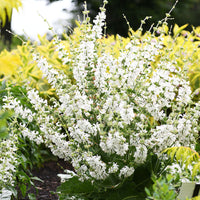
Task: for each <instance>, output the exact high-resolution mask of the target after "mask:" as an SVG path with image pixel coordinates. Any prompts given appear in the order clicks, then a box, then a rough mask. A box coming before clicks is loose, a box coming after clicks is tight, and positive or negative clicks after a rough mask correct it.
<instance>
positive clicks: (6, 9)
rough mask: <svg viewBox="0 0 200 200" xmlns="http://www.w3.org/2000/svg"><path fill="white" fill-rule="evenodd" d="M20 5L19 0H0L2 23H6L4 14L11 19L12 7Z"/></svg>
mask: <svg viewBox="0 0 200 200" xmlns="http://www.w3.org/2000/svg"><path fill="white" fill-rule="evenodd" d="M21 6H22V2H21V0H1V4H0V19H1V22H2V25H3V26H4V25H5V23H6V16H8V19H9V20H11V14H12V9H13V8H15V9H17V10H18V8H19V7H21Z"/></svg>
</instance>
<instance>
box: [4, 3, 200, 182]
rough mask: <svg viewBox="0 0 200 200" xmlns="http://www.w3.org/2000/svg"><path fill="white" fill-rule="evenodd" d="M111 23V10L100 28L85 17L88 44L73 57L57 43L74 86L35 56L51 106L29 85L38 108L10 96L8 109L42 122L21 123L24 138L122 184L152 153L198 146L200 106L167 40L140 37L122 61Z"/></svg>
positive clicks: (80, 170)
mask: <svg viewBox="0 0 200 200" xmlns="http://www.w3.org/2000/svg"><path fill="white" fill-rule="evenodd" d="M104 21H105V9H104V7H103V8H102V9H101V12H100V13H99V15H98V16H97V17H96V19H95V20H94V26H93V27H92V25H91V24H90V23H89V22H88V19H87V18H86V19H85V21H84V23H83V26H82V27H81V31H82V34H83V36H82V37H81V41H80V44H79V46H76V47H75V48H73V46H71V47H70V58H69V57H68V56H69V55H68V53H66V52H64V47H63V46H62V45H59V43H60V41H59V40H57V39H56V41H55V48H56V49H57V51H59V52H60V54H59V55H60V58H61V59H62V61H63V64H66V63H67V64H68V65H69V67H70V69H71V70H72V71H73V81H72V79H70V77H68V76H67V75H65V74H64V73H63V72H62V71H61V70H56V68H55V67H54V66H52V65H50V64H49V63H48V62H47V60H46V59H45V58H43V57H41V56H40V55H38V54H35V58H34V60H35V62H36V63H37V65H38V67H39V68H40V70H41V71H42V72H43V75H44V77H46V78H47V80H48V81H49V83H50V84H51V85H52V87H53V88H55V89H56V92H57V97H56V98H52V99H50V101H49V102H47V101H46V100H44V99H42V98H41V97H40V96H39V94H38V92H37V91H35V90H34V89H30V88H28V87H27V90H28V95H27V98H28V99H29V101H30V103H31V104H32V106H33V110H34V111H30V110H27V109H26V108H22V107H21V106H20V104H19V103H18V102H17V100H14V99H10V100H9V99H5V105H4V108H5V109H6V108H11V109H14V110H15V112H16V113H17V114H19V115H21V116H22V117H23V118H24V117H26V118H27V119H28V121H29V123H30V122H34V123H36V124H37V125H38V130H29V128H28V126H27V124H26V122H25V121H24V122H23V123H24V124H23V123H21V124H20V125H19V128H20V130H21V132H22V134H23V135H24V136H27V137H29V138H30V139H31V140H34V141H35V142H37V143H38V144H40V143H42V142H43V143H44V144H46V146H47V147H49V148H50V149H51V151H52V152H53V154H54V155H56V156H59V157H60V158H64V159H66V160H70V161H71V163H72V165H73V167H74V169H75V171H76V174H77V175H78V176H79V178H80V180H83V181H84V180H90V181H92V182H95V181H103V180H106V179H107V180H110V184H118V183H120V182H121V181H122V180H123V179H125V178H127V177H130V176H131V175H133V173H134V171H135V169H136V168H137V166H139V165H141V164H143V163H145V162H146V161H147V158H148V154H150V153H152V152H153V153H154V154H156V155H157V156H159V155H160V154H161V152H162V151H163V150H164V149H165V148H168V147H172V146H182V145H184V146H190V147H193V146H194V144H195V142H196V139H195V138H196V135H197V133H198V129H197V127H198V119H199V111H200V106H199V104H195V103H194V102H193V101H192V96H191V89H190V86H189V82H188V81H187V78H186V74H185V72H183V70H182V69H180V68H179V67H177V65H176V62H173V61H170V60H169V58H168V54H167V53H166V55H163V54H161V53H160V49H162V48H163V46H162V35H160V36H159V37H157V38H156V37H155V36H154V35H148V37H147V38H145V39H143V40H139V39H138V38H137V37H134V35H133V36H132V37H131V40H130V42H129V43H128V44H127V46H126V48H124V49H121V50H120V54H119V56H118V57H114V56H112V54H109V53H107V52H106V51H105V49H104V46H103V45H102V42H103V36H102V31H103V26H104V25H105V24H104ZM160 56H162V57H161V58H160V60H159V61H157V62H156V63H157V65H156V66H154V65H153V63H154V61H155V60H156V59H157V60H158V58H159V57H160ZM6 102H7V103H6ZM111 177H112V178H113V177H114V178H113V179H112V178H111Z"/></svg>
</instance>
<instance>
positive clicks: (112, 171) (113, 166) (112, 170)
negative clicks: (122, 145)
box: [108, 163, 119, 174]
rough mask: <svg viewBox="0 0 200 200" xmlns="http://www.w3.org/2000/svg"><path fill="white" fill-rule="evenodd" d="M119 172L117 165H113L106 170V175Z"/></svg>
mask: <svg viewBox="0 0 200 200" xmlns="http://www.w3.org/2000/svg"><path fill="white" fill-rule="evenodd" d="M118 170H119V166H118V164H117V163H113V165H112V166H111V167H110V168H109V169H108V173H109V174H112V173H116V172H117V171H118Z"/></svg>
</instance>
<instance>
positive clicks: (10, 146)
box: [0, 132, 19, 190]
mask: <svg viewBox="0 0 200 200" xmlns="http://www.w3.org/2000/svg"><path fill="white" fill-rule="evenodd" d="M17 139H18V138H17V136H16V135H14V134H13V133H12V132H10V137H9V138H8V139H5V140H0V152H1V156H0V190H1V189H2V187H4V186H8V184H9V185H11V186H14V181H15V172H16V168H17V166H18V165H19V161H18V155H17V153H16V152H17V147H16V143H17Z"/></svg>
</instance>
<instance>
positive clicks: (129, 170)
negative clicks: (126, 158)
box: [119, 166, 135, 178]
mask: <svg viewBox="0 0 200 200" xmlns="http://www.w3.org/2000/svg"><path fill="white" fill-rule="evenodd" d="M134 171H135V169H134V167H128V166H124V167H123V168H122V169H120V173H119V178H126V177H129V176H131V175H132V174H133V173H134Z"/></svg>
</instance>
